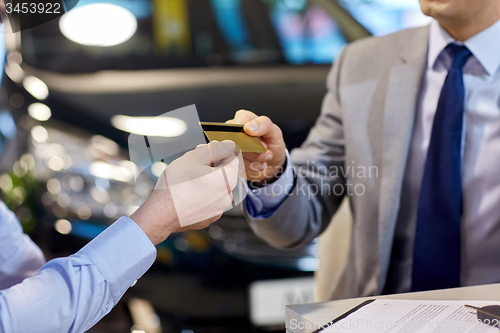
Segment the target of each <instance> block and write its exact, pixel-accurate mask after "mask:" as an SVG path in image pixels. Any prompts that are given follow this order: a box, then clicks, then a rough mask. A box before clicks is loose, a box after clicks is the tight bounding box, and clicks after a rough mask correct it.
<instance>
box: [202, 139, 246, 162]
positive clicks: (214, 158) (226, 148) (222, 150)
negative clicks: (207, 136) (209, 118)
mask: <svg viewBox="0 0 500 333" xmlns="http://www.w3.org/2000/svg"><path fill="white" fill-rule="evenodd" d="M235 149H236V144H235V143H234V142H233V141H229V140H225V141H223V142H219V141H212V142H210V143H209V144H208V145H206V146H205V147H203V148H199V149H196V150H195V153H196V154H197V155H198V156H199V159H200V161H201V162H202V163H204V164H206V165H211V163H213V164H214V165H215V166H217V165H218V164H219V163H217V162H219V161H222V160H224V159H226V158H228V157H231V156H234V150H235Z"/></svg>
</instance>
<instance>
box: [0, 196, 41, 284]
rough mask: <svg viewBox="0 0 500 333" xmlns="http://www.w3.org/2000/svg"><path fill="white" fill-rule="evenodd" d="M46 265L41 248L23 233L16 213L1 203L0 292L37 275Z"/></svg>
mask: <svg viewBox="0 0 500 333" xmlns="http://www.w3.org/2000/svg"><path fill="white" fill-rule="evenodd" d="M44 264H45V257H44V255H43V253H42V251H41V250H40V248H39V247H38V246H37V245H36V244H35V243H33V241H32V240H31V239H30V238H29V237H28V236H27V235H25V234H24V233H23V229H22V227H21V224H20V223H19V221H18V220H17V218H16V216H15V215H14V213H12V212H11V211H10V210H8V208H7V207H6V206H5V204H4V203H3V202H2V201H0V290H2V289H6V288H9V287H11V286H13V285H15V284H18V283H20V282H22V281H23V280H24V279H25V278H27V277H30V276H33V275H35V274H36V273H37V272H38V271H39V270H40V268H41V267H42V266H43V265H44Z"/></svg>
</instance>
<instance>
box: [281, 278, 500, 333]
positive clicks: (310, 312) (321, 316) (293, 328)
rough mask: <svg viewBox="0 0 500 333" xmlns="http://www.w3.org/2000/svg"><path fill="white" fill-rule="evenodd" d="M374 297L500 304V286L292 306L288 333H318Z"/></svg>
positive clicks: (287, 314)
mask: <svg viewBox="0 0 500 333" xmlns="http://www.w3.org/2000/svg"><path fill="white" fill-rule="evenodd" d="M374 298H393V299H397V298H400V299H422V300H485V301H500V284H490V285H483V286H474V287H464V288H454V289H446V290H434V291H424V292H418V293H407V294H397V295H384V296H377V297H362V298H351V299H345V300H339V301H331V302H322V303H310V304H295V305H288V306H287V307H286V310H285V313H286V328H287V332H292V333H310V332H314V331H315V330H316V329H318V326H320V323H327V322H329V321H330V320H332V319H335V318H337V317H338V316H340V315H342V314H344V313H345V312H347V311H349V310H350V309H352V308H353V307H355V306H357V305H359V304H361V303H362V302H363V301H365V300H367V299H374ZM308 327H309V329H308ZM314 327H315V329H314Z"/></svg>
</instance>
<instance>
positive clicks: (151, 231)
mask: <svg viewBox="0 0 500 333" xmlns="http://www.w3.org/2000/svg"><path fill="white" fill-rule="evenodd" d="M235 148H236V145H235V144H234V142H232V141H224V142H217V141H214V142H211V143H210V144H208V145H201V146H199V147H198V148H197V149H195V150H193V151H190V152H188V153H186V154H184V155H183V156H182V157H180V158H178V159H176V160H175V161H173V162H172V163H170V164H169V165H168V167H166V168H165V170H164V171H163V173H162V175H161V176H160V178H159V179H158V182H157V184H156V188H155V190H154V191H153V193H152V194H151V196H150V197H149V198H148V199H147V200H146V202H145V203H144V204H143V205H142V206H141V207H139V209H138V210H137V211H136V212H135V213H134V214H132V216H131V218H132V219H133V220H134V221H135V222H136V223H137V224H138V225H139V226H140V227H141V228H142V230H143V231H144V232H145V233H146V235H148V237H149V239H150V240H151V241H152V242H153V244H155V245H156V244H158V243H160V242H162V241H163V240H165V239H166V238H167V237H168V236H169V235H170V234H171V233H174V232H180V231H185V230H194V229H203V228H205V227H207V226H209V225H210V224H211V223H213V222H215V221H217V220H218V219H219V218H220V217H221V215H222V213H223V211H224V209H226V208H227V207H229V206H230V205H231V202H232V200H233V197H232V193H231V191H232V190H233V189H234V187H235V186H236V184H237V178H238V169H239V160H238V158H237V156H235V154H234V149H235Z"/></svg>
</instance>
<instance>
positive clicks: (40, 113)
mask: <svg viewBox="0 0 500 333" xmlns="http://www.w3.org/2000/svg"><path fill="white" fill-rule="evenodd" d="M28 114H29V115H30V116H31V118H33V119H36V120H39V121H47V120H49V119H50V116H52V112H51V111H50V108H49V107H48V106H47V105H45V104H43V103H33V104H31V105H30V106H28Z"/></svg>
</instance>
